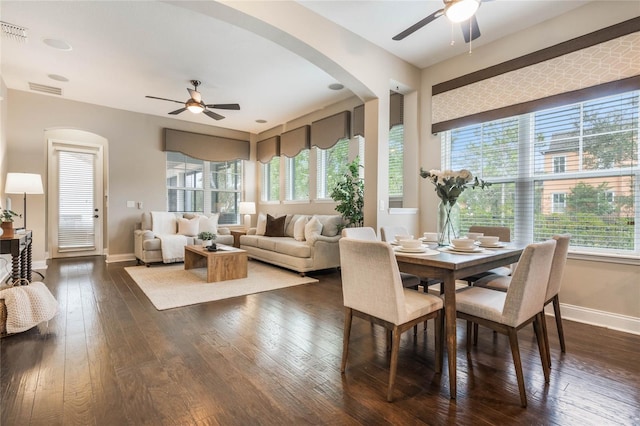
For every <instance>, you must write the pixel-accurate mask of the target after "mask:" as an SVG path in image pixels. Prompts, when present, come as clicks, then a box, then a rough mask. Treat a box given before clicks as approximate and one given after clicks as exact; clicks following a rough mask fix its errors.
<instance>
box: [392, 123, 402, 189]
mask: <svg viewBox="0 0 640 426" xmlns="http://www.w3.org/2000/svg"><path fill="white" fill-rule="evenodd" d="M403 179H404V125H402V124H397V125H395V126H393V127H392V128H391V130H389V198H390V199H400V200H402V196H403V194H404V183H403Z"/></svg>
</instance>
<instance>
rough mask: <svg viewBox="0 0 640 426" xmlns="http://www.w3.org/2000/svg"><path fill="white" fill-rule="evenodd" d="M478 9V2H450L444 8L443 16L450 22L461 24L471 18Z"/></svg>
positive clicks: (468, 0)
mask: <svg viewBox="0 0 640 426" xmlns="http://www.w3.org/2000/svg"><path fill="white" fill-rule="evenodd" d="M479 7H480V2H479V1H478V0H458V1H452V2H451V3H449V4H447V6H446V7H445V8H444V14H445V15H446V17H447V18H449V20H450V21H451V22H462V21H466V20H467V19H469V18H471V17H472V16H473V14H474V13H476V11H477V10H478V8H479Z"/></svg>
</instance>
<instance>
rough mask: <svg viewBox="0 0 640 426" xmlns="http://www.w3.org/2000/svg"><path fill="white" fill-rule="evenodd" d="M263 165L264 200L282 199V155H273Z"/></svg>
mask: <svg viewBox="0 0 640 426" xmlns="http://www.w3.org/2000/svg"><path fill="white" fill-rule="evenodd" d="M261 167H262V201H279V200H280V157H273V158H272V159H271V161H269V162H268V163H267V164H261Z"/></svg>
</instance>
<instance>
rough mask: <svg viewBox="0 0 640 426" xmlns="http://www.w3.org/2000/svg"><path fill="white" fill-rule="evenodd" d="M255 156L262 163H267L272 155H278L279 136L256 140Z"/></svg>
mask: <svg viewBox="0 0 640 426" xmlns="http://www.w3.org/2000/svg"><path fill="white" fill-rule="evenodd" d="M257 155H258V156H257V158H258V161H259V162H261V163H262V164H267V163H268V162H269V161H271V159H272V158H273V157H279V156H280V136H273V137H270V138H269V139H264V140H261V141H258V143H257Z"/></svg>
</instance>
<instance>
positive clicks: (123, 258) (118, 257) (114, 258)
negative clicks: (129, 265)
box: [105, 253, 136, 263]
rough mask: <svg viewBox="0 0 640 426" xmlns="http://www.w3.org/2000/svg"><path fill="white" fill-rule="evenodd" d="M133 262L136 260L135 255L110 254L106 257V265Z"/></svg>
mask: <svg viewBox="0 0 640 426" xmlns="http://www.w3.org/2000/svg"><path fill="white" fill-rule="evenodd" d="M132 260H136V255H135V254H133V253H125V254H109V255H107V256H106V261H105V262H106V263H117V262H130V261H132Z"/></svg>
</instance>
